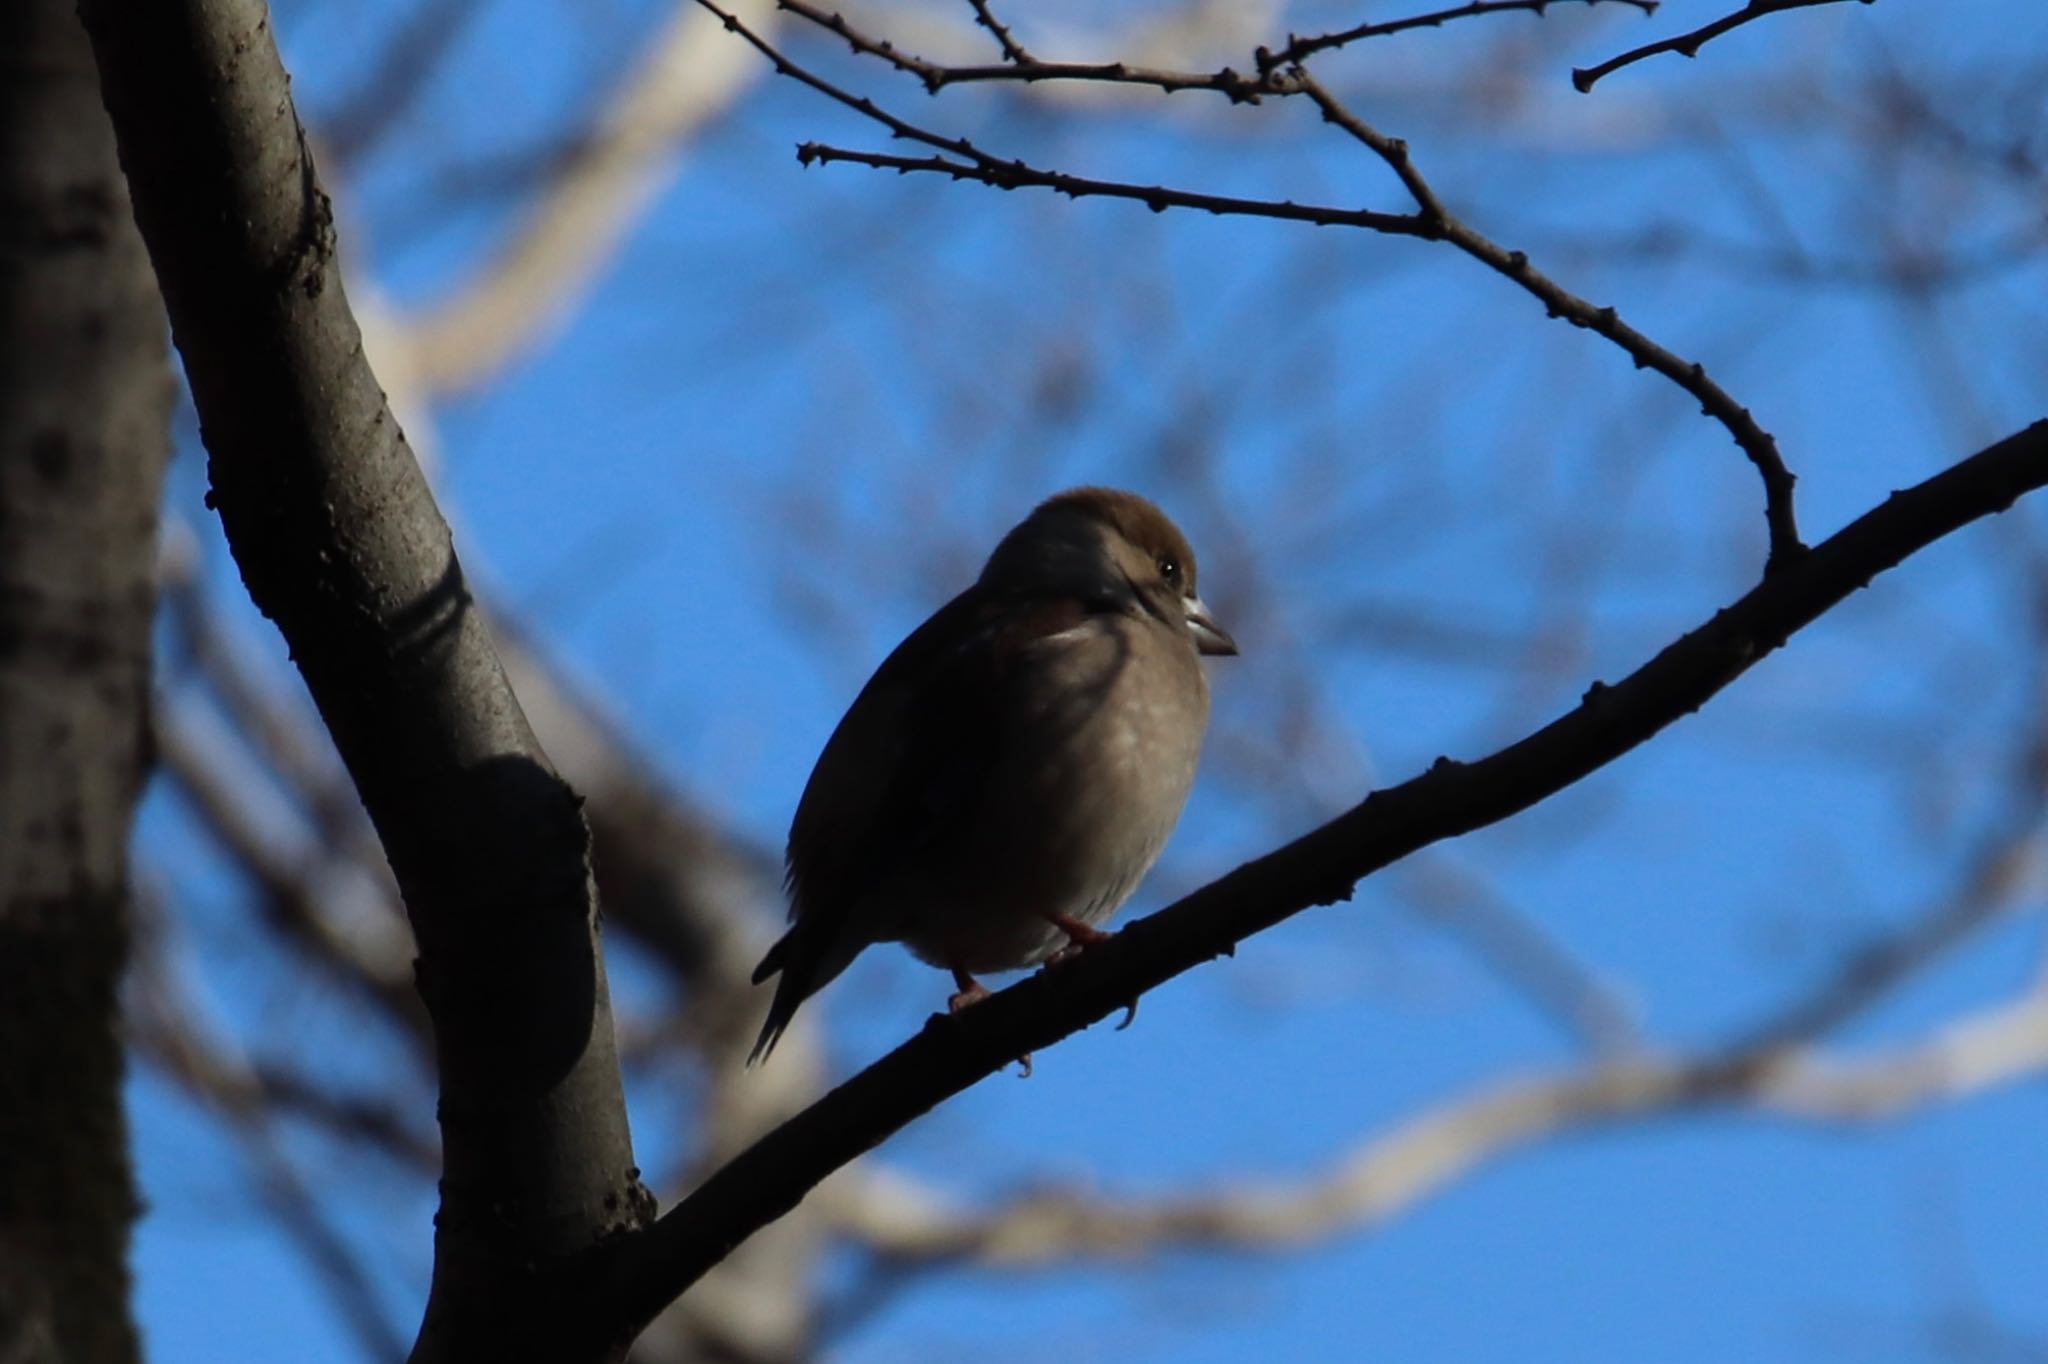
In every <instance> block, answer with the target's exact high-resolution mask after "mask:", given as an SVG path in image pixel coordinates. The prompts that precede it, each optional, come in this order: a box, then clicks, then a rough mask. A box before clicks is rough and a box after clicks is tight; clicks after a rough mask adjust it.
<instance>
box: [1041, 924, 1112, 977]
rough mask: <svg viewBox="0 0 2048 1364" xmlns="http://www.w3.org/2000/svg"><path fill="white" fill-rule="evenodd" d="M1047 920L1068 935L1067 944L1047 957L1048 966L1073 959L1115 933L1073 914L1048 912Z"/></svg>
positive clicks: (1105, 940)
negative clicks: (1085, 922)
mask: <svg viewBox="0 0 2048 1364" xmlns="http://www.w3.org/2000/svg"><path fill="white" fill-rule="evenodd" d="M1045 921H1046V922H1047V923H1049V924H1051V925H1052V926H1053V927H1054V928H1057V929H1058V930H1059V931H1060V932H1062V933H1064V934H1066V935H1067V945H1066V946H1065V947H1062V948H1061V949H1060V950H1059V951H1057V952H1055V953H1053V954H1052V955H1051V956H1050V957H1047V958H1046V959H1045V964H1046V965H1047V966H1058V965H1059V964H1060V963H1061V962H1063V961H1072V960H1073V959H1074V958H1076V957H1078V956H1080V955H1081V954H1082V953H1083V952H1085V951H1087V950H1088V949H1089V948H1091V947H1093V946H1095V944H1097V943H1101V942H1108V941H1109V940H1110V939H1111V938H1113V937H1115V936H1116V935H1115V934H1114V933H1105V932H1103V931H1102V930H1101V929H1099V928H1097V927H1095V925H1093V924H1084V923H1082V922H1081V921H1080V920H1079V919H1076V918H1075V917H1073V916H1072V915H1071V914H1048V915H1046V916H1045Z"/></svg>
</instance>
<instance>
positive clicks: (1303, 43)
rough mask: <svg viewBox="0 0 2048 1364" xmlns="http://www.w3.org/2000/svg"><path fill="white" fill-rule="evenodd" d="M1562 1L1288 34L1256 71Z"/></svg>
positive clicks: (1649, 7) (1640, 4)
mask: <svg viewBox="0 0 2048 1364" xmlns="http://www.w3.org/2000/svg"><path fill="white" fill-rule="evenodd" d="M1561 2H1562V0H1471V3H1470V4H1465V5H1454V6H1452V7H1451V8H1449V9H1440V10H1435V11H1432V12H1431V13H1429V14H1416V15H1411V16H1409V17H1408V18H1405V19H1388V20H1386V21H1384V22H1382V23H1377V24H1360V25H1359V26H1358V27H1356V28H1347V29H1343V30H1341V31H1339V32H1335V33H1322V34H1318V35H1316V36H1315V37H1312V38H1297V37H1289V38H1288V40H1287V44H1286V46H1284V47H1282V48H1281V49H1280V50H1279V51H1277V52H1269V51H1267V50H1266V49H1265V48H1263V47H1262V48H1260V49H1259V51H1258V63H1259V70H1261V71H1277V70H1279V69H1280V68H1281V67H1285V66H1292V65H1294V64H1295V63H1297V62H1299V61H1301V60H1302V59H1303V58H1305V57H1312V56H1314V55H1315V54H1316V53H1318V52H1334V51H1336V50H1337V49H1338V48H1340V47H1345V46H1347V45H1349V44H1351V43H1355V42H1361V41H1363V40H1364V39H1367V38H1384V37H1386V36H1387V35H1388V34H1390V33H1405V32H1407V31H1408V30H1409V29H1416V28H1436V27H1438V26H1439V25H1442V24H1447V23H1449V22H1450V21H1451V20H1453V19H1474V18H1478V17H1480V16H1481V15H1487V14H1506V13H1510V12H1512V11H1515V10H1526V11H1527V12H1529V13H1530V14H1535V15H1539V16H1540V15H1542V14H1543V13H1544V12H1545V11H1547V10H1548V9H1549V8H1550V7H1551V6H1552V5H1554V4H1558V3H1561ZM1606 2H1607V3H1612V4H1621V5H1633V6H1634V7H1635V8H1637V9H1639V10H1641V11H1642V12H1643V13H1645V14H1655V13H1656V12H1657V6H1658V4H1659V3H1660V2H1661V0H1606ZM1584 3H1585V4H1587V5H1597V4H1601V3H1603V0H1584ZM1804 3H1807V4H1823V3H1827V0H1804Z"/></svg>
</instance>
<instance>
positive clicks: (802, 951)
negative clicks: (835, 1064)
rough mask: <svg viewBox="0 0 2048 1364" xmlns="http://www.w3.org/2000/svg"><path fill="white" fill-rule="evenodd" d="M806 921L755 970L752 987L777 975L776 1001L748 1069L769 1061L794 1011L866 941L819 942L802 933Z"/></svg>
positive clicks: (843, 936)
mask: <svg viewBox="0 0 2048 1364" xmlns="http://www.w3.org/2000/svg"><path fill="white" fill-rule="evenodd" d="M806 927H807V921H805V920H802V919H799V920H797V922H796V923H795V924H794V925H793V926H792V927H791V928H790V930H789V932H787V933H785V934H783V935H782V939H781V941H779V942H777V943H776V944H775V946H773V947H771V948H769V949H768V955H767V956H765V957H763V958H761V964H760V965H759V966H756V967H755V968H754V984H756V985H759V984H760V983H761V982H763V981H765V980H767V979H768V977H770V976H773V975H776V974H778V973H780V975H781V979H780V980H778V981H776V982H775V998H774V1000H773V1001H772V1002H770V1004H769V1005H768V1021H767V1022H765V1023H763V1024H762V1025H761V1035H760V1036H759V1037H757V1038H755V1039H754V1049H753V1050H752V1051H750V1052H748V1053H747V1068H748V1069H750V1070H751V1069H752V1068H753V1067H755V1066H757V1065H759V1064H761V1062H763V1061H765V1060H767V1059H768V1053H770V1052H772V1051H774V1050H775V1044H776V1043H777V1042H779V1041H781V1040H782V1034H783V1031H784V1030H785V1029H787V1028H788V1027H789V1020H790V1019H792V1018H794V1017H796V1011H797V1008H798V1007H799V1006H800V1005H802V1003H803V1002H804V1001H805V1000H807V999H809V998H810V997H811V996H812V995H814V994H816V993H818V991H820V990H822V989H824V988H825V987H826V986H827V985H829V984H831V983H832V981H833V980H834V979H835V978H836V977H837V976H838V975H839V973H840V972H841V971H844V970H845V969H846V968H847V966H848V965H850V964H851V963H852V961H853V959H854V957H856V956H857V955H859V953H860V949H861V948H863V947H865V946H867V944H866V943H865V942H859V941H856V942H852V943H848V942H847V941H846V938H847V937H848V935H847V934H845V933H840V934H837V935H835V936H834V938H833V939H832V940H830V941H825V942H819V941H817V939H816V935H815V934H814V933H807V932H806V931H805V929H806Z"/></svg>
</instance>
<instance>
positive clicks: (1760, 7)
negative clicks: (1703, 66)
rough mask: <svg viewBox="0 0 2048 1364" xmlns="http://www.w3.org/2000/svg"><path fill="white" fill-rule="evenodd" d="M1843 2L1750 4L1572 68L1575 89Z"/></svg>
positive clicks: (1759, 0)
mask: <svg viewBox="0 0 2048 1364" xmlns="http://www.w3.org/2000/svg"><path fill="white" fill-rule="evenodd" d="M1856 2H1857V3H1858V4H1861V5H1869V4H1874V3H1876V0H1856ZM1841 3H1843V0H1749V3H1748V4H1746V5H1744V6H1743V7H1742V8H1741V9H1739V10H1736V11H1735V12H1734V13H1732V14H1724V15H1722V16H1721V17H1720V18H1719V19H1716V20H1714V22H1713V23H1711V24H1702V25H1701V26H1700V27H1698V28H1696V29H1694V30H1693V31H1692V32H1690V33H1681V34H1679V35H1678V36H1677V37H1675V38H1663V39H1660V40H1659V41H1657V42H1654V43H1644V44H1643V45H1642V46H1641V47H1635V48H1630V49H1629V50H1628V51H1626V52H1624V53H1622V54H1621V55H1620V56H1618V57H1609V58H1608V59H1607V60H1606V61H1604V62H1601V63H1600V64H1599V65H1598V66H1575V67H1573V68H1572V88H1573V89H1575V90H1577V91H1578V92H1579V93H1580V94H1582V95H1583V94H1585V93H1586V92H1587V91H1589V90H1591V89H1592V88H1593V87H1594V85H1595V84H1597V83H1598V82H1599V81H1600V80H1601V79H1602V78H1603V77H1605V76H1610V75H1612V74H1614V73H1615V72H1616V71H1619V70H1621V68H1622V67H1624V66H1634V65H1635V64H1636V63H1637V62H1639V61H1642V60H1643V59H1644V58H1646V57H1654V56H1656V55H1657V54H1658V53H1660V52H1676V53H1678V54H1679V55H1680V56H1683V57H1697V56H1698V55H1699V52H1700V49H1701V48H1702V47H1704V46H1706V45H1707V44H1708V43H1710V42H1712V41H1713V40H1714V39H1716V38H1718V37H1720V36H1721V35H1722V34H1724V33H1727V32H1729V31H1731V30H1733V29H1738V28H1741V27H1742V26H1743V25H1744V24H1748V23H1752V22H1754V21H1756V20H1758V19H1761V18H1763V17H1764V16H1765V15H1767V14H1780V13H1783V12H1784V11H1785V10H1788V9H1810V8H1812V7H1813V6H1815V5H1839V4H1841Z"/></svg>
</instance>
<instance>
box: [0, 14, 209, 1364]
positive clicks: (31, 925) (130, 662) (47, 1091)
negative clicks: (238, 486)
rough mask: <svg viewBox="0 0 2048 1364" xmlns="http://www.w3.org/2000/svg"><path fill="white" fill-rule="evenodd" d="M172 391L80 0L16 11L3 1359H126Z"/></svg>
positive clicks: (1, 967) (6, 323)
mask: <svg viewBox="0 0 2048 1364" xmlns="http://www.w3.org/2000/svg"><path fill="white" fill-rule="evenodd" d="M170 402H171V384H170V370H169V363H168V355H167V349H166V346H165V341H164V329H163V311H162V307H161V305H160V304H159V302H158V300H157V295H156V282H155V280H154V279H153V278H152V276H151V274H150V268H149V260H148V257H147V256H146V255H145V254H144V252H143V248H142V241H141V238H140V237H139V236H138V235H137V234H136V231H135V224H134V221H133V219H132V218H131V216H130V213H129V207H128V195H127V189H126V186H125V184H124V183H123V181H122V178H121V171H120V166H119V165H118V163H117V162H116V160H115V156H114V139H113V133H112V130H111V129H110V128H109V127H108V125H107V120H106V115H105V113H104V112H103V111H102V109H101V108H100V99H99V86H98V82H97V80H96V78H95V73H94V71H93V64H92V52H91V50H90V48H88V47H87V45H86V41H85V34H84V32H83V31H82V30H81V29H80V28H79V26H78V20H77V16H76V15H75V14H74V13H73V11H72V6H71V3H70V0H9V3H7V4H5V5H0V1359H5V1360H8V1361H45V1360H50V1361H55V1360H63V1361H67V1362H68V1364H121V1362H123V1361H129V1360H133V1359H135V1358H136V1357H137V1345H136V1335H135V1328H134V1325H133V1323H132V1321H131V1319H130V1316H129V1308H128V1267H127V1254H128V1235H129V1228H130V1225H131V1224H132V1223H133V1221H134V1220H135V1215H136V1208H137V1203H136V1195H135V1187H134V1180H133V1177H132V1175H131V1173H130V1169H129V1161H128V1143H127V1130H126V1124H125V1122H124V1120H123V1116H122V1104H121V1077H122V1064H121V1040H120V1035H119V1017H118V995H119V988H120V983H121V973H122V969H123V966H124V964H125V961H126V956H127V946H128V925H127V885H128V866H127V847H128V834H129V826H130V823H131V822H132V818H133V814H134V808H135V800H136V797H137V795H138V793H139V792H140V790H141V786H142V781H143V777H144V774H145V773H146V771H147V769H148V766H149V745H148V718H147V717H148V702H149V650H150V618H151V607H152V602H153V597H154V593H153V580H154V556H153V550H154V543H155V537H154V527H155V520H156V509H157V500H158V494H159V488H160V485H161V480H162V475H163V465H164V459H165V455H166V452H167V449H168V446H169V423H170Z"/></svg>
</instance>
